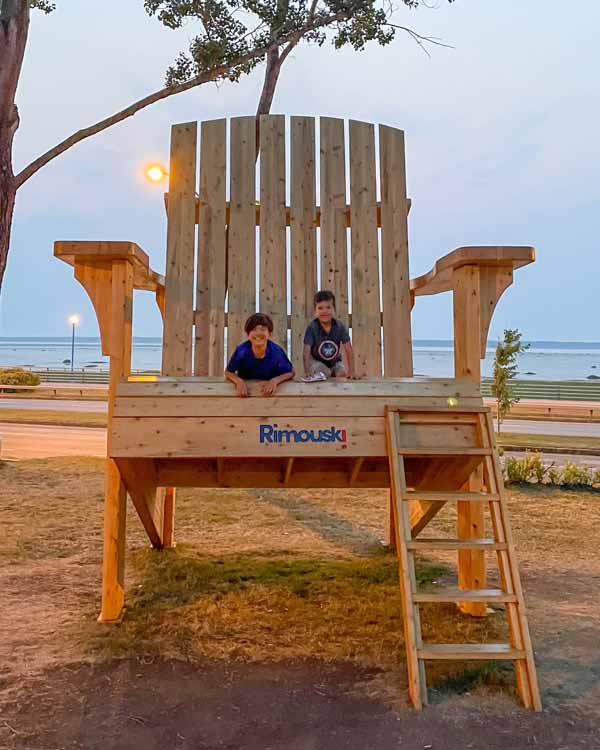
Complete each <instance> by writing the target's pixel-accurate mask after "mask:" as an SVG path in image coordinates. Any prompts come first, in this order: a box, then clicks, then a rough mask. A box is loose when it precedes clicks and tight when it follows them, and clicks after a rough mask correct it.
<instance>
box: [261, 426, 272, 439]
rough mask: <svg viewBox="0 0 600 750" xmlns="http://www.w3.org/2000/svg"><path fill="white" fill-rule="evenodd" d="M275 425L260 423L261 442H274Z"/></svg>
mask: <svg viewBox="0 0 600 750" xmlns="http://www.w3.org/2000/svg"><path fill="white" fill-rule="evenodd" d="M273 429H274V428H273V425H270V424H261V425H260V442H261V443H272V442H273Z"/></svg>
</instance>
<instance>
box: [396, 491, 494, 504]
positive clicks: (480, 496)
mask: <svg viewBox="0 0 600 750" xmlns="http://www.w3.org/2000/svg"><path fill="white" fill-rule="evenodd" d="M402 499H403V500H418V501H419V502H420V503H447V502H452V501H454V502H456V501H458V502H469V503H498V502H500V495H498V494H495V493H491V492H460V491H458V490H457V491H456V492H407V493H406V494H405V495H403V497H402Z"/></svg>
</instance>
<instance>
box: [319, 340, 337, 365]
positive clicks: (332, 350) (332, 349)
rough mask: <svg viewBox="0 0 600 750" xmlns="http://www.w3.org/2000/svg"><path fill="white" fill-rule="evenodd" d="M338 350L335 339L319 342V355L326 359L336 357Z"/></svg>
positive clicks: (329, 359)
mask: <svg viewBox="0 0 600 750" xmlns="http://www.w3.org/2000/svg"><path fill="white" fill-rule="evenodd" d="M338 352H339V348H338V345H337V344H336V343H335V341H329V340H328V341H322V342H321V344H319V356H320V357H321V358H322V359H324V360H326V361H331V360H332V359H335V358H336V357H337V355H338Z"/></svg>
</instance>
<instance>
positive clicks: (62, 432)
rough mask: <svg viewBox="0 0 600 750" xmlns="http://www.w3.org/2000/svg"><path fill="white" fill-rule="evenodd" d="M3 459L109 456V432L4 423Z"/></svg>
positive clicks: (0, 427)
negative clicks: (107, 445) (107, 434)
mask: <svg viewBox="0 0 600 750" xmlns="http://www.w3.org/2000/svg"><path fill="white" fill-rule="evenodd" d="M0 435H1V436H2V452H1V454H0V455H1V456H2V458H50V457H52V456H105V455H106V430H104V429H103V428H98V427H57V426H45V425H37V424H7V423H5V422H0Z"/></svg>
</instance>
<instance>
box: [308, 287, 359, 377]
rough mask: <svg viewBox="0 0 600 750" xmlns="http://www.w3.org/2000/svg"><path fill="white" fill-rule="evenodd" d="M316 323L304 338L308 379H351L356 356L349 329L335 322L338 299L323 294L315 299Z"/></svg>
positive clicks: (312, 324)
mask: <svg viewBox="0 0 600 750" xmlns="http://www.w3.org/2000/svg"><path fill="white" fill-rule="evenodd" d="M314 303H315V319H314V320H313V321H312V323H311V324H310V325H309V326H308V328H307V329H306V333H305V334H304V357H303V359H304V371H305V374H306V376H307V377H308V378H311V379H313V378H314V379H315V380H316V379H317V378H319V379H325V378H351V379H355V378H357V377H358V376H357V375H356V373H355V370H354V353H353V351H352V344H351V343H350V334H349V333H348V329H347V328H346V326H345V325H344V324H343V323H342V322H341V321H340V320H336V318H334V314H335V295H334V294H333V292H329V291H327V290H323V291H320V292H317V293H316V294H315V298H314Z"/></svg>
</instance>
